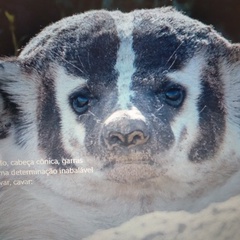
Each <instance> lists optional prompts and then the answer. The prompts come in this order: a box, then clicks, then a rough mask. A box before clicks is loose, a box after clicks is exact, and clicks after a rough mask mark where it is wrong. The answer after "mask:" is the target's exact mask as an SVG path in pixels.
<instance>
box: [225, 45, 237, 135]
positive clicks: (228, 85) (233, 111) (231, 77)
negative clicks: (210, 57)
mask: <svg viewBox="0 0 240 240" xmlns="http://www.w3.org/2000/svg"><path fill="white" fill-rule="evenodd" d="M226 59H227V61H226ZM226 59H225V60H224V61H223V63H222V66H221V67H222V77H223V79H224V84H225V86H224V88H225V90H224V92H225V104H226V106H225V108H226V109H227V112H228V118H229V119H230V121H231V122H232V123H234V124H237V127H238V129H239V132H240V44H232V45H231V47H230V53H229V54H228V56H227V58H226Z"/></svg>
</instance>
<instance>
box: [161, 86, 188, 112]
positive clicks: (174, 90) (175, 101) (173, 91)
mask: <svg viewBox="0 0 240 240" xmlns="http://www.w3.org/2000/svg"><path fill="white" fill-rule="evenodd" d="M184 97H185V92H184V90H183V89H182V88H180V87H171V88H168V89H166V90H165V91H164V94H163V98H164V101H165V102H166V103H167V104H168V105H170V106H172V107H180V105H181V104H182V103H183V100H184Z"/></svg>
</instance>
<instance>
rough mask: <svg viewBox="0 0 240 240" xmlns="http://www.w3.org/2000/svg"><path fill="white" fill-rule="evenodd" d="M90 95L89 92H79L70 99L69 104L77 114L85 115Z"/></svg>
mask: <svg viewBox="0 0 240 240" xmlns="http://www.w3.org/2000/svg"><path fill="white" fill-rule="evenodd" d="M90 100H91V95H90V93H89V91H80V92H77V93H74V94H73V95H72V96H71V97H70V104H71V106H72V108H73V110H74V111H75V112H76V113H77V114H83V113H85V112H86V111H87V110H88V108H89V104H90Z"/></svg>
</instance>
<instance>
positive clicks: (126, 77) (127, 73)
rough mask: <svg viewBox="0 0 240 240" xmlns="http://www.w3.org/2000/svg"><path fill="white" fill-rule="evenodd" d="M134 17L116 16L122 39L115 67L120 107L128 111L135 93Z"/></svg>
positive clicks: (119, 35)
mask: <svg viewBox="0 0 240 240" xmlns="http://www.w3.org/2000/svg"><path fill="white" fill-rule="evenodd" d="M133 18H134V17H133V15H127V14H125V16H124V17H123V15H122V14H121V15H118V16H117V17H115V16H114V19H115V24H116V27H117V32H118V37H119V38H120V47H119V50H118V55H117V62H116V65H115V69H116V71H118V73H119V76H118V81H117V88H118V105H119V106H120V108H121V109H127V108H128V106H129V105H130V98H131V96H133V94H134V92H133V91H131V89H130V87H131V82H132V76H133V73H134V72H135V68H134V66H133V63H134V59H135V54H134V51H133V49H132V45H133V38H132V32H133V20H134V19H133Z"/></svg>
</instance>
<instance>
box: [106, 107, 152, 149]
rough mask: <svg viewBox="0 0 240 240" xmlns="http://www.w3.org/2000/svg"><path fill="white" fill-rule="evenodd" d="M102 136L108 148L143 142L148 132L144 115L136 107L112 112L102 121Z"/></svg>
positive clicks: (131, 145) (126, 146) (136, 144)
mask: <svg viewBox="0 0 240 240" xmlns="http://www.w3.org/2000/svg"><path fill="white" fill-rule="evenodd" d="M102 136H103V139H104V142H105V144H106V146H107V147H108V149H110V150H112V149H113V148H131V147H135V146H138V145H143V144H145V143H146V142H147V141H148V139H149V138H150V133H149V130H148V127H147V124H146V121H145V118H144V116H143V115H142V114H141V113H140V112H139V111H138V110H136V109H134V110H121V111H116V112H115V113H113V114H112V115H111V116H110V117H109V118H108V119H107V120H106V121H105V123H104V125H103V131H102Z"/></svg>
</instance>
